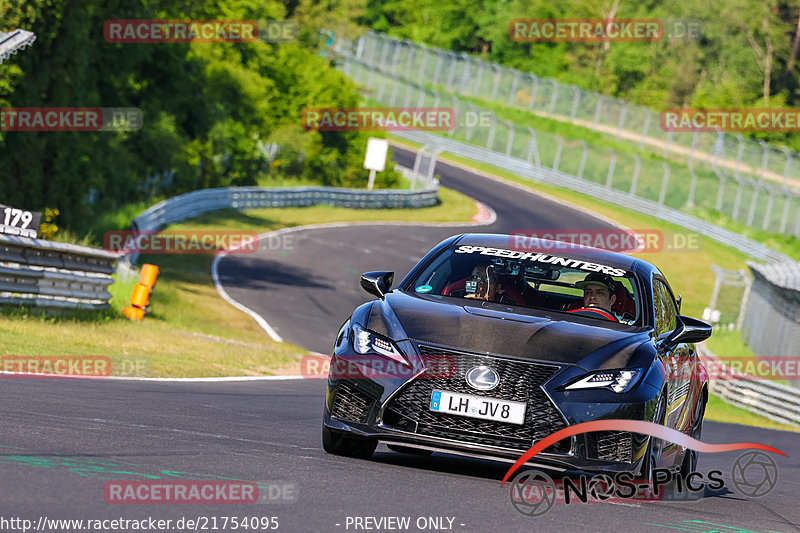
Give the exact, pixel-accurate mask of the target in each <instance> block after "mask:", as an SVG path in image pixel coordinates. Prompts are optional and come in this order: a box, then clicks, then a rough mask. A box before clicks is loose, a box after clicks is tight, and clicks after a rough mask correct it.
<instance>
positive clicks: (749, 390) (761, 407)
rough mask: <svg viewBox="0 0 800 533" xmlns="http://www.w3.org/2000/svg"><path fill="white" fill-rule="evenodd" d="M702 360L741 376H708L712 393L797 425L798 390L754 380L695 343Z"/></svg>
mask: <svg viewBox="0 0 800 533" xmlns="http://www.w3.org/2000/svg"><path fill="white" fill-rule="evenodd" d="M696 348H697V352H698V354H700V356H701V357H702V358H703V360H704V362H706V363H711V364H712V365H713V367H714V368H715V369H716V370H717V371H718V372H719V373H720V374H722V375H723V376H736V377H739V376H740V377H741V378H742V379H728V378H725V377H723V379H714V376H713V374H714V372H712V377H711V379H710V385H711V392H712V393H714V394H715V395H716V396H719V397H720V398H722V399H723V400H725V401H726V402H728V403H731V404H733V405H735V406H737V407H741V408H742V409H746V410H747V411H750V412H751V413H755V414H757V415H761V416H764V417H766V418H769V419H771V420H775V421H776V422H782V423H784V424H792V425H800V391H798V390H797V389H794V388H792V387H788V386H786V385H781V384H780V383H775V382H773V381H768V380H763V379H757V378H754V377H752V376H747V375H746V374H742V373H741V372H737V371H735V370H731V369H730V368H729V367H728V366H727V365H724V364H723V363H722V361H721V359H720V358H719V357H717V356H716V355H714V354H713V353H711V351H710V350H709V349H708V348H706V347H705V346H704V345H702V344H698V345H697V346H696Z"/></svg>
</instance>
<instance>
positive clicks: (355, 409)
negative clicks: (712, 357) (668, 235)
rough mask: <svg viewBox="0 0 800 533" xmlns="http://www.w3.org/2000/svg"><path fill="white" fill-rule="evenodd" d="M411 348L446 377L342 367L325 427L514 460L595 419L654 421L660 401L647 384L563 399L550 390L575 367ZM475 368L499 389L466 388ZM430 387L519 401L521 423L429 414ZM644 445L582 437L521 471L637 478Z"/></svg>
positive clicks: (627, 436)
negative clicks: (497, 380) (447, 360)
mask: <svg viewBox="0 0 800 533" xmlns="http://www.w3.org/2000/svg"><path fill="white" fill-rule="evenodd" d="M418 349H419V350H420V353H421V357H422V358H424V357H425V356H426V355H428V356H430V355H435V356H439V357H441V356H447V357H452V359H453V361H454V363H455V367H454V372H453V373H452V376H449V377H447V378H441V377H437V378H434V377H430V376H428V375H427V374H426V369H425V368H424V367H420V368H418V369H416V370H415V371H414V372H413V376H411V377H408V378H406V379H376V378H375V376H374V375H373V374H371V373H370V372H368V371H367V372H365V373H364V374H362V375H359V374H358V371H355V372H354V371H352V369H353V368H358V365H355V366H354V365H350V366H349V368H350V369H351V371H350V372H348V374H347V376H346V377H345V378H342V379H336V377H337V376H334V373H333V372H332V373H331V376H329V379H328V384H327V394H326V402H325V412H324V419H323V423H324V425H325V426H326V427H328V428H329V429H331V430H333V431H338V432H343V433H348V434H350V435H351V436H353V437H361V438H371V439H377V440H379V441H381V442H384V443H387V444H401V445H404V446H411V447H418V448H422V449H428V450H434V451H443V452H448V453H455V454H460V455H465V456H469V457H480V458H487V459H493V460H500V461H506V462H514V461H516V460H517V459H519V457H520V456H521V455H522V454H523V453H524V452H525V451H526V450H528V449H529V448H530V447H531V446H532V445H533V444H534V443H535V442H537V441H538V440H541V439H543V438H544V437H546V436H548V435H550V434H552V433H553V432H555V431H557V430H559V429H562V428H565V427H567V426H568V425H573V424H577V423H580V422H588V421H591V420H599V419H603V418H606V419H609V418H624V419H631V420H650V421H652V416H653V413H654V412H655V406H656V404H657V401H658V397H659V391H658V390H657V389H655V388H653V387H651V386H649V385H647V384H646V383H640V384H639V385H638V386H637V387H634V389H633V390H632V391H631V392H629V393H625V394H619V395H616V394H614V393H612V392H610V391H604V390H578V391H569V392H564V391H560V390H559V387H558V385H557V384H561V383H563V382H564V381H565V379H571V377H572V376H573V375H575V374H576V373H578V372H584V371H583V370H578V369H575V368H574V367H569V366H559V365H556V364H551V363H542V362H535V361H524V360H518V359H511V358H508V357H503V356H494V355H483V354H471V353H467V352H457V351H453V350H448V349H443V348H438V347H432V346H420V347H418ZM347 358H348V354H347V353H339V354H337V355H335V356H334V360H333V361H332V368H334V367H335V365H336V361H337V359H342V360H347ZM362 358H363V356H362ZM479 364H486V365H489V366H491V367H492V368H495V369H496V370H497V371H498V372H499V373H500V375H501V385H503V386H499V387H498V388H497V389H495V390H491V391H488V392H482V391H476V390H474V389H472V388H469V387H468V386H467V385H466V382H465V381H464V379H463V376H464V374H465V372H466V369H469V368H471V367H473V366H475V365H479ZM368 376H369V377H368ZM565 376H567V377H566V378H565ZM338 377H340V378H341V376H338ZM433 389H438V390H449V391H453V392H464V393H469V394H474V395H484V396H488V397H495V398H498V397H499V398H501V399H507V400H514V401H525V402H526V404H527V408H526V419H525V424H523V425H521V426H520V425H515V424H508V423H501V422H491V421H483V420H479V419H474V418H468V417H462V416H457V415H448V414H444V413H438V412H432V411H430V410H429V409H428V405H429V402H430V392H431V391H432V390H433ZM647 443H648V437H646V436H643V435H637V434H632V433H625V432H595V433H587V434H582V435H577V436H575V437H571V438H569V439H564V440H562V441H560V442H558V443H556V444H554V445H552V446H550V447H549V448H547V450H545V451H544V452H542V453H540V454H538V455H537V456H536V457H535V458H534V459H533V460H532V461H531V462H530V463H528V464H530V465H533V466H545V467H549V468H552V469H559V470H586V471H606V472H608V471H612V472H613V471H626V472H627V471H633V472H638V471H639V470H640V468H641V463H642V457H643V455H644V452H645V450H646V447H647Z"/></svg>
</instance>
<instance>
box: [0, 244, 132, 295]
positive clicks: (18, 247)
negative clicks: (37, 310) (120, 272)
mask: <svg viewBox="0 0 800 533" xmlns="http://www.w3.org/2000/svg"><path fill="white" fill-rule="evenodd" d="M117 257H118V255H117V254H115V253H111V252H107V251H105V250H101V249H98V248H90V247H88V246H77V245H74V244H66V243H61V242H52V241H45V240H40V239H29V238H25V237H12V236H9V235H0V303H5V304H18V305H35V306H37V307H54V308H55V307H72V308H79V309H103V308H106V307H108V300H109V299H110V298H111V294H110V293H109V292H108V286H109V285H111V283H113V279H112V278H111V274H112V273H114V263H115V262H116V260H117Z"/></svg>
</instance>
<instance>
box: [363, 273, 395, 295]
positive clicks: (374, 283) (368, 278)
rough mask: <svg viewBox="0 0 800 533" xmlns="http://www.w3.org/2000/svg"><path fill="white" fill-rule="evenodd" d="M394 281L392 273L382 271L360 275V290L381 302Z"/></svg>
mask: <svg viewBox="0 0 800 533" xmlns="http://www.w3.org/2000/svg"><path fill="white" fill-rule="evenodd" d="M393 281H394V272H386V271H383V270H380V271H377V272H364V273H363V274H361V288H363V289H364V290H365V291H367V292H368V293H370V294H372V295H374V296H377V297H378V298H380V299H381V300H382V299H383V297H384V296H385V295H386V293H387V292H389V289H390V288H391V286H392V282H393Z"/></svg>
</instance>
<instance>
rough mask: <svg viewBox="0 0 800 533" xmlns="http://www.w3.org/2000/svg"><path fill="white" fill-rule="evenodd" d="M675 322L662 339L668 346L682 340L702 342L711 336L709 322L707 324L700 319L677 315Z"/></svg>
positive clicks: (679, 342)
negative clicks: (672, 328) (670, 330)
mask: <svg viewBox="0 0 800 533" xmlns="http://www.w3.org/2000/svg"><path fill="white" fill-rule="evenodd" d="M675 322H676V327H675V329H674V330H673V331H672V333H670V334H669V336H668V337H667V338H666V339H664V344H665V345H666V346H668V347H673V346H677V345H678V344H681V343H684V342H688V343H693V342H702V341H704V340H706V339H707V338H709V337H710V336H711V329H712V328H711V324H707V323H705V322H703V321H702V320H697V319H696V318H690V317H688V316H683V315H678V317H677V319H676V320H675Z"/></svg>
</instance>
